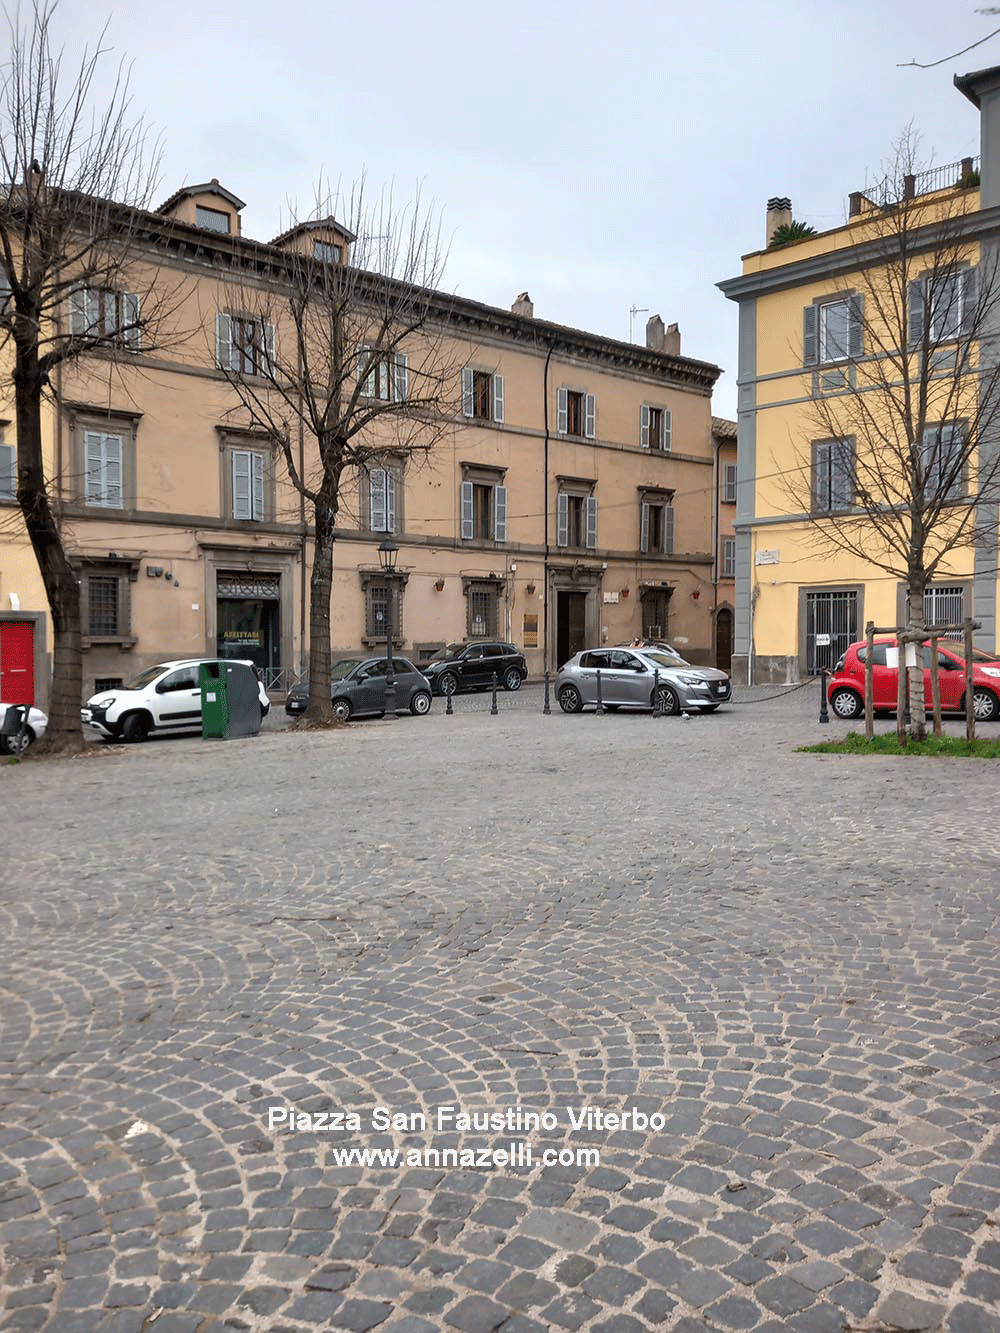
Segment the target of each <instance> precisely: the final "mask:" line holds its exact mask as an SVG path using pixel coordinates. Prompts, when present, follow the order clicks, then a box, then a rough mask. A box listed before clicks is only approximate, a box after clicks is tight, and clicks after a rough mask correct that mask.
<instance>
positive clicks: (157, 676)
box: [80, 657, 271, 743]
mask: <svg viewBox="0 0 1000 1333" xmlns="http://www.w3.org/2000/svg"><path fill="white" fill-rule="evenodd" d="M228 660H229V661H232V660H233V659H228ZM237 660H240V661H241V662H242V665H244V666H249V667H252V668H253V669H254V671H256V669H257V668H256V667H254V664H253V663H252V662H245V661H242V659H237ZM209 662H220V664H221V665H223V666H224V665H226V663H225V662H224V661H222V659H220V658H217V657H192V658H185V659H182V660H179V661H176V662H160V663H159V664H158V665H157V666H152V667H149V668H148V669H147V670H146V671H144V672H143V673H142V675H141V676H136V678H135V680H133V681H130V682H129V684H128V685H125V686H122V687H121V688H120V689H117V688H115V689H110V690H101V692H100V693H99V694H95V695H93V696H92V697H91V698H90V699H88V700H87V705H86V707H85V708H81V709H80V717H81V719H82V721H83V724H84V726H86V727H93V728H94V730H95V731H99V732H100V733H101V735H102V736H105V737H107V738H108V739H109V740H122V741H128V742H129V743H132V742H134V741H144V740H145V739H146V737H147V736H148V735H150V733H151V732H159V733H161V734H166V733H167V732H175V731H191V730H194V731H201V686H200V685H199V683H198V668H199V667H200V666H201V665H202V664H203V663H209ZM257 699H258V702H259V704H260V715H261V718H265V717H266V716H267V714H268V710H269V709H270V707H271V701H270V700H269V699H268V697H267V691H266V690H265V689H264V684H263V682H262V681H261V679H260V677H259V676H258V678H257Z"/></svg>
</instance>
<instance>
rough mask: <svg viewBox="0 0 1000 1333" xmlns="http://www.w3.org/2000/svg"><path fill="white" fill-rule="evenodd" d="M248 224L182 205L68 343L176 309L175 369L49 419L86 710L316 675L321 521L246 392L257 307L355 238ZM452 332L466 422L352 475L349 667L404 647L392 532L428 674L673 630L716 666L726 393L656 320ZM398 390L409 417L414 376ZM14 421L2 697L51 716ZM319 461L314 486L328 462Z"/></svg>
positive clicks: (341, 531)
mask: <svg viewBox="0 0 1000 1333" xmlns="http://www.w3.org/2000/svg"><path fill="white" fill-rule="evenodd" d="M242 207H243V205H242V201H241V200H239V199H238V198H237V197H236V196H235V195H234V194H233V193H232V192H230V191H229V190H227V189H225V188H224V187H222V186H221V185H219V184H218V182H217V181H213V182H210V183H208V184H206V185H202V186H195V187H191V188H188V189H184V190H181V191H178V192H177V193H176V194H175V195H173V196H172V197H171V198H170V199H169V200H167V202H166V203H165V204H164V205H162V206H161V208H160V209H159V210H158V211H157V212H156V213H155V214H149V215H148V216H147V218H146V223H147V225H146V226H145V227H144V231H145V237H146V239H145V241H144V246H143V249H142V250H141V251H140V252H139V255H138V257H137V265H136V281H135V283H134V286H135V292H132V293H129V292H100V293H98V292H82V293H76V294H74V295H73V297H71V298H70V299H69V300H68V301H67V307H66V310H65V312H64V318H65V320H66V321H67V325H68V326H70V327H72V322H73V321H74V320H76V319H86V320H89V321H91V322H92V321H93V319H94V318H95V312H99V314H100V318H102V319H106V320H107V321H111V322H115V321H117V324H118V325H121V326H123V327H127V326H128V325H129V323H130V322H131V321H134V320H135V319H136V316H137V312H138V311H140V310H141V308H142V305H143V303H144V302H149V301H152V300H153V298H154V295H155V296H156V297H157V299H158V300H160V301H161V306H162V309H163V311H164V312H165V313H164V314H163V315H162V319H161V328H160V329H159V330H158V335H159V336H158V338H157V348H158V350H156V351H152V350H144V348H143V346H142V340H141V338H140V337H137V336H136V337H133V336H132V335H131V334H123V336H122V339H121V346H120V348H119V350H118V351H117V353H116V354H115V356H114V357H109V356H107V355H104V356H102V355H99V354H94V355H91V356H89V357H86V358H83V359H81V360H80V361H79V362H77V363H75V364H72V365H68V366H66V367H63V368H62V369H61V370H60V372H59V377H58V380H57V382H56V383H55V384H54V385H53V388H54V390H55V397H56V402H57V403H58V406H55V405H53V406H51V408H50V409H49V411H48V413H47V418H46V422H47V428H46V443H47V448H48V450H49V456H50V466H51V475H52V483H51V486H52V492H53V496H54V499H55V502H56V505H57V509H58V513H59V515H60V518H61V522H62V526H63V531H64V534H65V542H66V545H67V547H68V549H69V551H70V553H71V556H72V558H73V560H74V562H75V565H76V567H77V568H78V570H79V577H80V588H81V596H82V599H83V618H84V635H85V639H84V645H85V648H84V652H85V663H84V689H85V692H87V693H89V692H90V691H92V690H94V689H96V688H102V687H104V686H106V685H109V684H113V683H117V682H120V681H122V680H123V679H128V678H130V677H132V676H134V675H135V674H136V673H137V672H139V671H140V670H142V669H143V668H144V667H146V666H148V665H150V664H152V663H155V662H157V661H162V660H164V659H167V658H171V657H181V656H195V655H207V654H212V655H214V654H215V653H216V652H219V653H223V654H228V655H232V656H241V657H251V658H253V659H254V660H255V661H256V662H257V663H258V664H259V665H260V666H262V667H264V668H265V669H266V671H267V674H268V681H269V684H270V686H271V688H273V689H274V690H276V691H277V690H282V689H284V688H286V687H287V685H288V683H289V681H290V680H291V679H292V678H294V676H295V675H296V674H297V673H300V672H301V671H302V670H303V668H304V665H305V662H306V657H307V651H308V643H307V627H308V595H309V574H310V552H311V542H310V527H309V523H308V509H307V507H305V506H304V504H303V502H302V500H301V498H300V496H299V495H298V493H297V492H296V491H295V489H294V488H293V487H292V486H291V484H290V483H289V481H288V478H287V476H286V474H285V471H284V463H283V460H282V459H281V458H280V456H279V455H278V454H277V453H276V452H275V451H274V450H273V448H272V446H271V445H270V444H269V443H267V441H266V440H265V439H263V438H262V436H261V434H260V433H259V432H258V431H255V429H254V425H253V423H252V421H251V420H250V418H249V417H248V416H247V414H246V412H245V411H244V410H243V409H242V408H241V406H240V403H239V400H238V398H237V396H236V393H235V391H234V389H233V387H232V385H231V384H230V382H229V379H228V378H227V373H226V372H227V369H230V370H231V369H236V368H237V367H236V362H235V360H233V358H236V357H238V356H240V355H242V356H243V357H244V358H245V357H246V355H247V353H246V347H245V344H241V342H240V340H238V339H237V337H236V336H235V333H236V328H235V326H236V324H237V323H238V322H239V320H240V319H241V314H240V301H239V291H240V288H241V287H242V288H244V289H247V290H249V289H250V288H253V287H259V286H260V285H261V284H272V285H273V284H275V283H277V284H279V285H280V272H281V257H282V255H283V254H284V253H285V252H287V251H288V250H290V249H299V250H301V249H303V248H304V247H313V253H314V254H316V255H319V256H321V257H322V258H323V259H325V260H328V261H329V262H349V261H350V245H351V241H352V240H353V237H352V236H351V234H350V233H349V232H346V231H344V230H342V229H338V228H337V227H336V225H335V224H332V223H330V224H323V225H320V224H315V225H313V226H311V227H298V228H295V229H293V230H292V231H290V232H288V233H285V235H283V236H281V237H278V238H277V239H276V240H275V241H274V242H271V243H270V244H267V245H264V244H261V243H259V242H255V241H252V240H249V239H248V238H246V237H244V236H242V234H241V227H240V210H241V208H242ZM316 247H320V248H319V249H317V248H316ZM165 292H166V293H167V294H168V296H169V299H168V300H166V301H165V302H164V301H163V300H162V297H163V294H164V293H165ZM435 318H436V319H437V321H438V324H439V326H440V328H441V329H442V330H443V333H444V336H445V338H446V341H447V342H448V344H449V347H450V352H449V355H450V358H451V361H452V362H453V363H454V366H455V372H454V375H455V394H454V400H455V410H454V420H453V422H452V423H451V424H450V426H449V429H448V430H447V431H446V433H445V435H444V437H443V439H442V440H441V441H440V442H439V443H438V444H437V445H436V447H435V449H434V450H433V451H432V452H431V453H430V454H429V455H428V456H427V457H426V458H420V459H409V460H408V459H406V458H404V457H403V456H402V455H400V454H394V453H391V452H390V453H387V455H386V459H385V466H384V467H383V468H381V469H375V470H373V471H372V472H371V474H370V475H369V474H362V475H345V477H344V480H343V490H342V506H341V510H340V513H339V515H338V538H337V542H336V549H335V569H334V580H333V596H332V641H333V646H334V649H335V651H343V652H345V653H347V652H357V651H358V650H359V649H371V650H373V651H377V650H378V649H379V647H380V645H382V646H384V644H385V623H386V622H385V595H386V594H385V587H384V583H383V580H382V576H381V574H380V570H379V559H378V546H379V544H380V542H382V541H384V540H385V538H386V536H387V535H391V537H392V539H393V541H394V542H395V543H396V544H397V545H398V547H399V548H400V551H399V559H398V577H397V580H396V594H397V595H396V601H395V604H394V611H393V629H394V639H395V640H396V641H398V642H399V644H400V645H401V648H402V650H403V651H404V652H405V653H406V654H407V655H409V656H410V657H412V659H413V660H414V661H415V662H417V663H419V662H420V661H421V660H426V658H427V657H428V656H429V655H430V654H431V653H432V652H433V651H434V650H435V649H436V648H437V647H439V646H441V645H443V644H444V643H447V642H453V641H456V640H469V639H475V638H486V637H492V636H497V637H500V638H504V639H510V640H512V641H514V642H515V643H517V644H518V645H520V646H522V647H523V649H524V651H525V655H526V657H527V660H528V665H529V670H530V672H531V673H532V675H535V676H537V675H540V674H541V673H542V671H543V670H544V669H545V668H546V667H548V668H549V669H555V668H556V667H557V666H558V664H559V663H561V662H562V661H563V660H565V658H567V657H568V656H570V655H571V654H572V653H573V652H575V651H576V650H577V649H579V648H581V647H583V646H585V645H588V644H599V643H602V642H607V643H617V642H620V641H623V640H627V639H630V638H632V637H634V636H636V635H638V634H650V635H651V634H654V633H655V634H657V635H662V636H669V638H670V639H671V640H672V641H673V642H674V643H675V644H676V645H677V646H678V647H679V648H681V649H682V650H683V651H684V652H685V653H686V654H687V655H688V656H689V657H690V658H691V659H692V660H695V661H701V662H708V661H713V660H714V658H715V651H716V624H715V612H716V609H717V595H716V590H715V589H716V585H718V587H719V588H721V587H722V586H723V585H722V584H721V583H718V578H719V574H720V572H721V566H720V564H719V561H720V559H721V558H722V557H721V556H720V552H721V551H722V549H723V546H724V543H725V541H727V540H728V538H727V537H725V536H724V535H723V533H722V530H721V527H720V523H719V516H718V514H717V513H716V512H715V510H716V504H715V496H716V495H717V494H719V493H720V487H721V486H722V485H723V484H724V476H723V474H724V473H725V468H726V467H727V466H728V464H723V462H722V458H721V453H720V450H719V447H718V437H717V435H716V434H713V423H712V416H711V392H712V387H713V385H714V383H715V381H716V379H717V377H718V374H719V371H718V369H717V368H716V367H715V366H713V365H709V364H706V363H704V362H701V361H697V360H693V359H691V358H689V357H685V356H682V355H681V353H680V335H679V333H678V332H677V330H676V327H675V326H672V327H671V328H669V329H664V326H663V323H662V321H661V320H660V319H659V317H654V318H653V319H651V320H650V322H649V325H648V327H647V336H646V344H645V345H643V346H639V345H632V344H629V343H625V342H617V341H614V340H611V339H607V338H602V337H598V336H596V335H594V334H590V333H586V332H583V331H580V330H575V329H569V328H565V327H562V326H560V325H558V324H555V323H551V322H548V321H545V320H541V319H537V318H535V315H534V311H533V308H532V305H531V302H530V299H529V298H528V297H527V294H523V295H522V296H520V297H519V298H518V299H517V300H516V301H515V302H514V304H513V307H512V309H511V310H503V309H496V308H493V307H489V306H486V305H481V304H479V303H477V302H474V301H468V300H462V299H458V298H454V297H450V296H449V297H447V298H445V297H444V296H442V298H441V301H440V307H439V309H436V311H435ZM286 333H287V331H286V330H284V329H283V328H282V327H281V326H280V325H278V326H276V327H275V328H273V329H269V330H268V331H267V332H266V334H265V339H264V340H265V341H266V340H267V338H271V339H274V338H277V339H279V340H280V339H281V338H282V337H284V336H286ZM241 348H242V350H240V349H241ZM260 350H261V355H266V351H267V349H266V348H263V349H260ZM403 364H404V365H405V358H404V359H403ZM249 368H250V370H251V371H252V370H253V367H252V366H251V367H249ZM239 369H240V370H242V371H244V372H245V371H246V370H247V369H248V367H247V366H246V365H245V364H244V365H241V366H240V367H239ZM373 391H379V390H373ZM387 391H388V390H387ZM392 392H394V393H395V392H400V393H404V394H405V393H406V372H405V370H404V371H403V376H402V379H401V380H400V379H398V378H397V380H396V381H395V382H394V385H393V387H392ZM0 422H2V429H3V432H4V433H3V436H2V443H0V646H2V647H3V653H4V656H3V661H2V663H0V665H2V669H3V672H4V675H3V677H2V678H0V691H3V693H4V697H5V699H6V698H10V699H11V701H15V702H16V701H17V700H16V699H15V698H14V696H15V695H17V694H25V695H26V694H29V693H30V694H31V695H32V697H34V699H35V700H36V701H37V702H38V703H41V704H42V705H43V706H44V703H45V700H46V691H47V687H48V678H49V660H50V658H49V655H50V652H51V634H50V628H49V623H48V621H49V618H48V614H47V608H46V599H45V594H44V590H43V587H42V583H41V579H40V577H39V574H38V570H37V567H36V564H35V560H34V556H33V553H32V551H31V548H30V545H29V543H28V541H27V539H26V536H25V534H24V530H23V527H22V525H21V522H20V515H19V511H18V510H17V508H16V504H15V503H14V500H13V490H14V487H13V478H14V475H15V471H14V469H15V437H14V428H13V422H12V409H10V408H9V407H8V409H7V410H6V411H4V410H3V408H2V407H0ZM298 448H299V449H300V450H301V456H302V459H303V460H304V465H305V466H306V467H308V466H309V457H310V448H311V444H310V440H309V438H306V437H305V436H303V437H302V438H301V439H300V441H299V442H298Z"/></svg>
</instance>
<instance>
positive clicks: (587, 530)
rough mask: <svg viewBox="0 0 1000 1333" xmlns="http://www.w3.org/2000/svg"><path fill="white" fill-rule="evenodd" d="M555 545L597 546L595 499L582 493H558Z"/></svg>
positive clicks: (591, 547) (587, 547)
mask: <svg viewBox="0 0 1000 1333" xmlns="http://www.w3.org/2000/svg"><path fill="white" fill-rule="evenodd" d="M556 545H557V546H581V547H586V549H587V550H589V551H592V550H594V549H595V548H596V546H597V497H596V496H594V495H587V494H585V493H582V492H574V491H560V492H559V494H558V496H557V499H556Z"/></svg>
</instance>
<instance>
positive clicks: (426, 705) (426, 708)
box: [410, 690, 431, 717]
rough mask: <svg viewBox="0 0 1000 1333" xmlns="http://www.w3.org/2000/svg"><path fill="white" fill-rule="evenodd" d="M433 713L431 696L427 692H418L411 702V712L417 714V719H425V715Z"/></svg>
mask: <svg viewBox="0 0 1000 1333" xmlns="http://www.w3.org/2000/svg"><path fill="white" fill-rule="evenodd" d="M430 711H431V696H430V695H429V694H428V693H427V691H426V690H417V692H416V694H415V695H414V696H413V698H412V699H411V700H410V712H411V713H416V715H417V717H423V715H424V714H425V713H429V712H430Z"/></svg>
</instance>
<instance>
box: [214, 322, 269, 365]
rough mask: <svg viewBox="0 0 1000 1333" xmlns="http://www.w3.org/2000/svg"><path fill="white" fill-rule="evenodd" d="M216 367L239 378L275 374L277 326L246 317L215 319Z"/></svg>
mask: <svg viewBox="0 0 1000 1333" xmlns="http://www.w3.org/2000/svg"><path fill="white" fill-rule="evenodd" d="M215 364H216V365H217V366H218V367H219V369H220V370H231V371H233V372H234V373H235V374H237V375H270V374H273V372H274V325H273V324H268V323H267V322H266V321H265V320H261V319H256V318H251V317H249V316H243V315H227V314H222V313H220V314H218V315H216V317H215Z"/></svg>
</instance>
